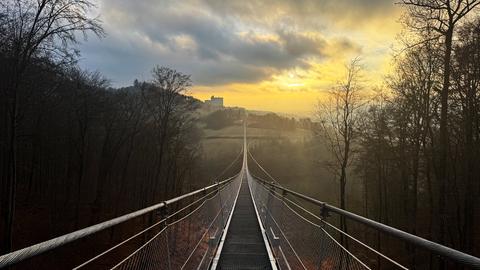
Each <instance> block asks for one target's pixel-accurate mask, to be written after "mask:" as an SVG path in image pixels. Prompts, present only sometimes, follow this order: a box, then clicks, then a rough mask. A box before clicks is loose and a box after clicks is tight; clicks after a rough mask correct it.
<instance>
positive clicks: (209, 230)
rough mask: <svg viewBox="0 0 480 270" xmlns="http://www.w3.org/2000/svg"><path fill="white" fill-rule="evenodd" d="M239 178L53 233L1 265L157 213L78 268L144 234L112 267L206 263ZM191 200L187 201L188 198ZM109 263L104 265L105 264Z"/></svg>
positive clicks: (180, 266) (4, 258)
mask: <svg viewBox="0 0 480 270" xmlns="http://www.w3.org/2000/svg"><path fill="white" fill-rule="evenodd" d="M240 183H241V179H240V176H239V175H235V176H233V177H230V178H228V179H226V180H224V181H221V182H217V183H215V184H213V185H210V186H207V187H205V188H201V189H198V190H196V191H193V192H190V193H187V194H184V195H182V196H179V197H176V198H173V199H170V200H167V201H164V202H161V203H158V204H156V205H153V206H150V207H147V208H144V209H141V210H138V211H135V212H133V213H130V214H126V215H123V216H120V217H117V218H115V219H112V220H109V221H105V222H102V223H99V224H96V225H93V226H90V227H87V228H84V229H81V230H78V231H75V232H72V233H69V234H66V235H62V236H59V237H56V238H54V239H51V240H48V241H45V242H42V243H39V244H36V245H33V246H30V247H27V248H23V249H20V250H17V251H14V252H12V253H9V254H5V255H3V256H0V268H4V267H8V266H11V265H15V264H18V263H20V262H23V261H25V260H27V259H29V258H31V257H34V256H37V255H40V254H42V253H45V252H47V251H51V250H54V249H57V248H59V247H61V246H63V245H66V244H69V243H71V242H74V241H77V240H80V239H83V238H85V237H87V236H89V235H92V234H95V233H98V232H101V231H104V230H106V229H108V228H111V227H113V226H116V225H119V224H121V223H124V222H126V221H129V220H132V219H134V218H137V217H140V216H144V215H147V214H151V215H152V214H153V215H159V219H157V220H158V221H155V222H154V223H153V224H151V225H150V226H149V227H148V228H145V229H144V230H142V231H140V232H138V233H136V234H135V235H133V236H131V237H129V238H128V239H125V240H124V241H122V242H120V243H118V244H116V245H115V246H113V247H111V248H109V249H107V250H105V251H104V252H102V253H100V254H98V255H97V256H95V257H93V258H91V259H89V260H87V261H85V262H84V263H82V264H80V265H78V266H77V267H75V268H74V269H82V268H84V267H86V266H92V265H95V263H96V262H98V261H99V260H101V259H102V258H103V257H104V256H107V255H109V254H110V253H112V252H113V251H115V250H118V249H120V248H122V247H124V246H125V245H127V244H128V243H130V242H132V241H133V240H139V239H144V241H143V244H142V245H140V246H139V247H138V248H136V249H135V250H134V251H133V252H130V253H129V254H128V255H126V256H124V257H122V258H121V259H118V258H116V260H117V261H116V262H115V263H114V264H112V262H111V261H110V264H111V265H109V266H108V268H112V267H113V268H112V269H183V268H186V269H192V268H196V269H206V268H207V267H208V264H209V263H210V261H211V259H212V258H213V255H214V252H215V248H216V246H217V244H218V242H219V241H220V237H221V234H222V230H223V228H224V227H225V224H226V222H227V218H228V216H229V215H230V213H231V211H232V210H233V209H232V208H233V203H234V200H235V196H236V194H237V192H238V189H239V186H240ZM187 199H188V200H190V201H191V202H190V201H189V202H188V203H187V202H186V201H187ZM193 266H195V267H193ZM102 268H106V267H102Z"/></svg>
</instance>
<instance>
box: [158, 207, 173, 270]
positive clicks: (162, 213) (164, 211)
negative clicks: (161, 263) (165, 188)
mask: <svg viewBox="0 0 480 270" xmlns="http://www.w3.org/2000/svg"><path fill="white" fill-rule="evenodd" d="M168 210H169V205H168V204H167V203H166V202H165V207H163V208H161V209H160V210H159V215H160V220H165V221H164V222H163V225H162V226H163V228H164V229H165V230H166V231H165V240H166V242H167V264H168V270H171V269H172V263H171V261H170V244H169V242H170V241H169V240H170V237H169V233H168V228H167V227H168V214H169V213H168V212H169V211H168Z"/></svg>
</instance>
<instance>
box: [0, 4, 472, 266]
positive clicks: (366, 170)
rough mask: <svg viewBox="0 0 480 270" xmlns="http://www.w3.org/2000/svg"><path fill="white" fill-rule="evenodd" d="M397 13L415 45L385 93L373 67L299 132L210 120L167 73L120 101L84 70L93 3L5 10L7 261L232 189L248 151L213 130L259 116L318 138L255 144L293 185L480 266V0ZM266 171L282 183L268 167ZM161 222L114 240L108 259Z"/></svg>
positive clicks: (421, 258)
mask: <svg viewBox="0 0 480 270" xmlns="http://www.w3.org/2000/svg"><path fill="white" fill-rule="evenodd" d="M399 4H400V5H401V7H402V9H403V11H404V14H403V16H402V18H401V22H402V25H403V31H404V33H405V34H404V35H402V36H401V37H398V42H399V43H400V44H401V46H400V48H398V49H397V50H395V52H394V53H393V54H394V57H393V59H394V63H393V67H394V68H393V70H394V71H393V72H392V73H391V74H389V75H388V76H387V77H386V78H385V81H384V84H383V85H382V86H381V87H372V86H371V85H369V84H368V83H366V82H365V81H364V80H363V79H362V77H363V75H364V74H365V73H366V72H368V69H366V68H365V67H364V64H363V63H364V59H362V56H361V55H360V56H359V57H357V58H354V59H352V60H351V61H350V62H348V63H347V64H346V66H345V68H344V70H341V71H340V70H339V71H338V72H343V73H344V74H345V76H344V79H343V80H342V81H339V82H337V84H336V85H334V86H333V87H332V88H331V89H330V90H329V91H323V92H322V93H320V94H319V96H320V98H319V101H318V106H317V107H316V108H314V110H315V115H314V116H312V117H311V118H304V119H295V118H291V117H283V116H280V115H279V114H275V113H267V114H264V115H260V114H253V113H252V114H248V113H247V114H246V111H245V110H242V109H228V108H226V109H224V110H219V111H214V112H212V113H209V114H207V115H202V114H201V113H200V111H201V107H202V102H201V101H200V100H198V99H195V98H193V97H191V96H189V95H187V91H188V90H189V89H190V88H191V87H192V86H193V81H192V79H191V76H190V75H189V74H185V73H182V72H181V71H177V70H176V69H175V68H173V67H165V66H162V65H161V63H159V65H156V66H153V67H152V69H151V77H150V78H149V79H146V80H141V81H139V80H135V81H134V82H132V85H131V86H128V87H113V86H112V85H111V83H110V81H109V79H108V78H106V77H105V76H103V75H102V74H101V73H99V72H94V71H89V70H84V69H82V68H80V66H79V65H78V59H79V57H80V52H79V51H78V50H77V47H76V46H77V45H78V43H80V42H82V38H85V39H87V37H88V39H92V38H102V37H104V36H105V35H106V34H108V33H106V32H105V30H104V28H103V27H102V23H101V21H99V20H98V19H96V18H95V17H92V16H91V15H90V14H91V13H90V11H91V9H93V8H94V4H93V3H92V2H90V1H88V0H86V1H74V0H39V1H26V0H5V1H2V2H1V3H0V179H1V182H0V217H1V218H0V253H1V254H5V253H8V252H10V251H13V250H16V249H19V248H22V247H26V246H28V245H31V244H34V243H37V242H39V241H43V240H47V239H50V238H52V237H54V236H58V235H61V234H63V233H68V232H71V231H74V230H76V229H80V228H84V227H86V226H88V225H92V224H95V223H98V222H100V221H104V220H107V219H111V218H114V217H117V216H119V215H122V214H125V213H129V212H131V211H133V210H137V209H140V208H143V207H147V206H149V205H152V204H154V203H157V202H160V201H163V200H166V199H168V198H172V197H175V196H178V195H180V194H182V193H184V192H186V191H191V190H194V189H195V188H200V187H203V186H205V185H206V184H209V183H213V182H214V181H218V180H221V179H223V178H225V177H226V176H230V175H234V174H235V173H236V171H237V170H238V168H239V166H240V164H239V163H235V164H234V165H235V166H233V167H229V166H228V165H229V164H230V162H232V161H234V160H235V158H236V157H237V155H238V152H239V151H240V149H241V142H240V141H235V140H230V141H228V142H225V141H220V144H219V145H220V146H218V145H215V146H214V147H213V146H212V145H208V144H206V143H205V138H204V132H205V130H206V129H210V130H222V129H224V128H226V127H229V126H239V125H240V122H241V120H243V119H244V118H245V117H247V119H246V121H247V123H248V127H249V128H262V129H269V130H276V131H278V132H279V133H281V132H284V131H295V130H299V129H301V130H307V131H308V132H309V133H311V136H310V137H309V138H303V139H301V140H290V139H288V138H283V139H279V138H276V139H263V140H255V141H254V142H253V143H252V145H251V149H250V150H251V152H252V153H253V155H254V156H255V157H256V158H257V160H258V161H259V163H261V164H262V165H264V167H265V168H268V169H269V171H270V172H271V176H273V177H274V178H275V179H276V180H278V181H279V182H280V183H281V184H282V185H285V186H287V187H291V188H294V189H295V190H298V191H300V192H305V193H306V194H309V195H311V196H313V197H315V198H318V199H320V200H323V201H327V202H329V203H332V204H334V205H338V206H339V207H341V208H342V209H348V210H349V211H352V212H354V213H357V214H360V215H362V216H365V217H368V218H371V219H373V220H376V221H379V222H381V223H384V224H386V225H389V226H392V227H395V228H398V229H401V230H404V231H406V232H409V233H412V234H414V235H418V236H421V237H424V238H426V239H430V240H432V241H435V242H437V243H440V244H442V245H446V246H449V247H452V248H455V249H457V250H460V251H463V252H466V253H468V254H472V255H474V256H477V257H480V244H479V243H480V196H479V195H480V17H479V16H478V8H477V7H478V6H479V5H480V1H475V0H470V1H468V0H466V1H460V0H457V1H449V0H444V1H433V0H428V1H420V0H403V1H400V3H399ZM85 42H88V41H85ZM246 115H248V116H246ZM238 135H239V136H240V135H241V134H238ZM212 149H214V150H215V151H213V150H212ZM209 150H212V152H214V154H212V153H211V152H209ZM224 168H227V171H225V170H224ZM252 173H254V174H255V175H257V176H258V177H262V178H268V177H270V176H268V175H264V174H263V172H262V171H261V170H259V169H258V168H255V167H254V166H252ZM222 177H223V178H222ZM149 222H151V220H149V219H148V218H145V219H142V220H140V221H138V222H137V223H136V225H135V226H132V227H128V228H127V227H125V228H122V230H121V232H118V231H117V232H114V231H113V232H110V235H109V236H105V237H104V238H103V240H102V242H101V245H100V246H98V247H96V250H97V251H98V250H102V247H103V248H104V247H108V246H109V244H110V243H114V242H118V240H119V239H122V237H124V236H125V235H129V234H131V233H133V232H135V231H138V228H140V227H144V226H145V225H146V224H149ZM338 226H339V227H340V228H341V229H342V230H343V231H345V232H347V231H348V232H353V233H354V234H355V235H360V239H362V240H363V241H365V242H366V243H368V244H370V245H371V246H373V247H375V248H376V249H377V250H379V251H382V252H385V253H386V254H390V255H391V254H394V255H395V257H397V258H398V257H400V261H401V262H402V263H404V265H407V266H408V267H410V268H412V269H457V268H458V269H461V268H460V266H458V265H456V264H454V263H450V262H445V261H444V260H442V259H439V258H437V257H436V256H435V255H434V254H431V253H428V252H426V251H425V250H420V249H418V248H416V247H415V246H413V245H408V244H405V243H403V242H401V241H398V240H395V239H392V238H391V237H388V236H386V235H383V234H381V233H379V232H374V231H371V230H368V229H366V228H364V227H362V226H360V225H358V224H355V223H353V222H350V221H347V220H345V219H343V218H341V219H339V220H338ZM339 239H340V241H341V243H342V244H343V245H344V246H345V247H347V248H348V249H351V250H361V248H360V247H358V246H355V243H353V242H351V241H349V240H348V239H345V238H344V237H341V236H339ZM82 248H83V249H84V250H88V249H89V248H90V247H89V246H88V245H84V246H82ZM359 252H361V256H362V258H365V259H366V260H370V262H371V263H372V264H373V265H375V267H376V269H390V268H389V267H390V265H388V263H385V261H384V260H383V259H382V258H380V257H376V256H373V255H372V254H369V253H368V252H366V251H359ZM362 252H365V253H362ZM86 253H88V254H86V255H85V257H88V256H87V255H91V254H94V250H91V251H88V252H87V251H86ZM77 260H78V261H81V258H77ZM49 263H51V261H50V262H48V261H47V262H46V264H45V265H49ZM57 263H58V261H57ZM63 263H64V265H70V262H68V258H67V259H65V262H63Z"/></svg>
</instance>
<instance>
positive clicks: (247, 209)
mask: <svg viewBox="0 0 480 270" xmlns="http://www.w3.org/2000/svg"><path fill="white" fill-rule="evenodd" d="M217 269H272V267H271V264H270V260H269V257H268V253H267V249H266V246H265V243H264V239H263V236H262V232H261V229H260V225H259V223H258V219H257V214H256V213H255V208H254V205H253V201H252V196H251V193H250V188H249V187H248V182H247V174H244V175H243V179H242V186H241V187H240V192H239V194H238V198H237V203H236V205H235V209H234V211H233V216H232V219H231V222H230V226H229V228H228V232H227V237H226V239H225V244H224V246H223V250H222V253H221V255H220V261H219V263H218V266H217Z"/></svg>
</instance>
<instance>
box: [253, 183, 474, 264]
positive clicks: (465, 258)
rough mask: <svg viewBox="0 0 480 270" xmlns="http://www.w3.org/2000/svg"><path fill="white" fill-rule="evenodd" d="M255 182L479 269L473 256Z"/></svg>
mask: <svg viewBox="0 0 480 270" xmlns="http://www.w3.org/2000/svg"><path fill="white" fill-rule="evenodd" d="M254 179H255V180H256V181H258V182H260V183H262V184H263V185H265V186H270V187H272V188H278V189H280V190H281V191H283V192H284V194H285V196H286V195H287V194H291V195H293V196H295V197H297V198H300V199H303V200H305V201H307V202H309V203H312V204H314V205H318V206H320V207H321V210H322V213H323V214H326V213H328V212H332V213H335V214H338V215H341V216H344V217H346V218H348V219H351V220H354V221H356V222H359V223H362V224H364V225H366V226H368V227H371V228H374V229H376V230H379V231H382V232H384V233H387V234H389V235H391V236H394V237H397V238H399V239H401V240H403V241H406V242H409V243H411V244H413V245H416V246H418V247H422V248H424V249H427V250H429V251H431V252H433V253H436V254H438V255H440V256H443V257H446V258H449V259H451V260H453V261H456V262H458V263H461V264H463V265H466V266H470V267H472V268H473V269H480V258H477V257H475V256H472V255H469V254H466V253H463V252H461V251H458V250H455V249H452V248H449V247H446V246H443V245H440V244H438V243H435V242H432V241H430V240H427V239H424V238H421V237H419V236H416V235H413V234H410V233H407V232H404V231H402V230H399V229H396V228H393V227H390V226H387V225H385V224H382V223H379V222H377V221H374V220H371V219H368V218H365V217H362V216H360V215H357V214H354V213H351V212H348V211H346V210H343V209H340V208H338V207H335V206H333V205H330V204H328V203H326V202H322V201H319V200H317V199H314V198H311V197H308V196H306V195H303V194H301V193H299V192H296V191H293V190H290V189H288V188H284V187H282V186H280V185H278V184H275V183H273V182H267V181H265V180H263V179H257V178H254Z"/></svg>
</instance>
